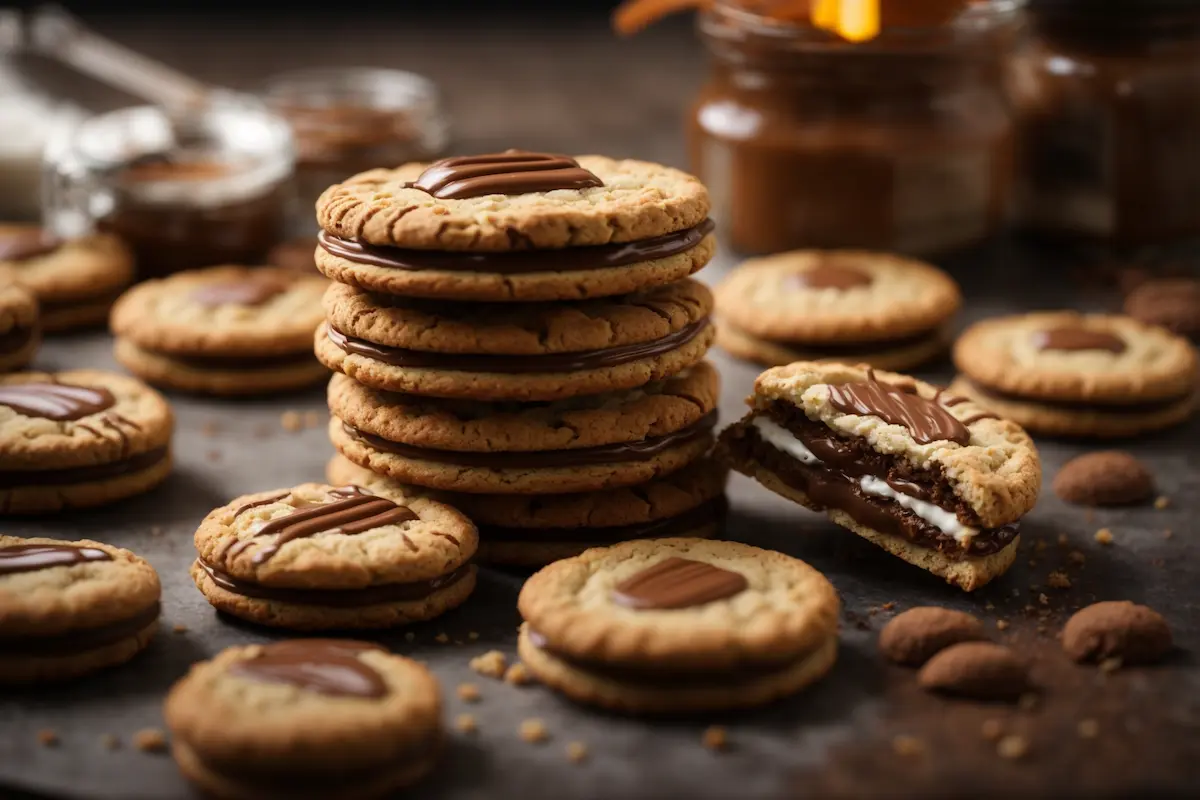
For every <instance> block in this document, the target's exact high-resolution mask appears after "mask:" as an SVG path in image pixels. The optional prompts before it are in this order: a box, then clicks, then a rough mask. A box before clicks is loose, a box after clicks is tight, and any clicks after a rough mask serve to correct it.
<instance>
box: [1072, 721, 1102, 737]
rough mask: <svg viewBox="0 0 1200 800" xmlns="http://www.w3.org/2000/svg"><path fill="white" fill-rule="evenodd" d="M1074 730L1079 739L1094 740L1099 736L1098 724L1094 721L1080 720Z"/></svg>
mask: <svg viewBox="0 0 1200 800" xmlns="http://www.w3.org/2000/svg"><path fill="white" fill-rule="evenodd" d="M1075 730H1076V731H1077V732H1078V733H1079V738H1080V739H1095V738H1096V737H1097V736H1099V735H1100V723H1099V722H1096V720H1094V719H1081V720H1079V725H1077V726H1076V728H1075Z"/></svg>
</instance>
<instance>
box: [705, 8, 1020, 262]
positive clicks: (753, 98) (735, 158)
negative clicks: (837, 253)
mask: <svg viewBox="0 0 1200 800" xmlns="http://www.w3.org/2000/svg"><path fill="white" fill-rule="evenodd" d="M1020 5H1021V2H1020V0H990V1H989V2H982V3H975V4H971V5H968V4H966V3H965V2H959V3H948V2H946V0H937V1H936V2H935V0H922V2H920V3H915V4H914V3H908V4H907V5H906V6H905V7H904V10H905V15H904V16H893V18H892V19H891V20H889V17H888V15H887V13H885V15H884V18H883V23H884V24H883V27H882V29H881V31H880V32H879V35H878V36H876V37H875V38H873V39H870V40H868V41H865V42H849V41H845V40H843V39H841V38H838V37H837V36H836V35H835V34H833V33H830V32H828V31H825V30H821V29H818V28H817V27H815V26H813V25H811V24H808V23H806V22H804V21H796V20H794V19H793V20H779V19H772V18H768V17H764V16H760V15H758V14H755V13H752V12H750V11H747V10H746V9H745V7H744V6H743V5H742V4H739V3H736V2H734V0H716V2H715V3H713V4H712V6H711V7H710V8H709V9H708V10H706V11H704V12H702V13H701V14H700V17H699V31H700V36H701V38H702V39H703V41H704V43H705V44H706V45H707V47H708V49H709V50H710V52H711V53H712V72H711V76H710V78H709V80H708V82H707V84H706V85H705V86H704V88H703V89H702V90H701V93H700V98H699V100H698V101H697V103H696V104H695V107H694V109H693V113H692V115H691V120H690V126H689V128H690V130H689V134H690V137H689V138H690V149H691V155H692V164H693V169H694V170H695V171H696V172H697V173H698V175H699V176H700V178H701V179H702V180H703V181H704V182H705V183H706V184H707V185H708V187H709V189H710V190H711V193H712V196H713V202H714V209H715V214H714V216H717V217H718V219H719V221H720V223H721V224H722V226H723V228H722V229H723V231H724V232H725V233H724V236H725V240H726V241H727V242H729V243H731V244H732V246H733V247H734V248H736V249H737V250H739V251H742V252H745V253H764V252H773V251H779V250H787V249H793V248H800V247H863V248H872V249H881V250H894V251H900V252H906V253H912V254H916V255H923V256H929V255H935V254H939V253H944V252H947V251H953V250H957V249H960V248H963V247H966V246H969V245H972V244H975V243H977V242H979V241H981V240H983V239H985V238H987V237H988V236H989V235H991V234H992V233H994V232H995V231H997V230H998V229H999V228H1001V227H1002V226H1003V225H1004V224H1005V223H1006V221H1007V211H1008V206H1009V202H1010V187H1011V174H1012V157H1011V153H1012V128H1013V126H1012V118H1011V114H1010V109H1009V105H1008V103H1007V99H1006V97H1005V94H1004V52H1005V49H1006V47H1007V46H1008V45H1009V44H1010V42H1011V40H1012V38H1013V37H1014V35H1015V30H1016V26H1017V22H1018V15H1019V10H1020ZM910 6H911V8H910ZM888 8H890V7H885V9H884V10H885V12H887V10H888ZM897 8H898V7H897ZM926 8H927V9H928V12H927V13H922V11H923V9H926Z"/></svg>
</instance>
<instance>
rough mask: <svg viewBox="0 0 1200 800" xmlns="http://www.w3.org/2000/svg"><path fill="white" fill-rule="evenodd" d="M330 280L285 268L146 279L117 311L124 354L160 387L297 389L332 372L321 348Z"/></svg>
mask: <svg viewBox="0 0 1200 800" xmlns="http://www.w3.org/2000/svg"><path fill="white" fill-rule="evenodd" d="M327 285H328V282H327V281H325V280H323V279H322V278H321V276H319V275H297V274H295V273H294V272H291V271H289V270H285V269H280V268H277V267H256V268H247V267H233V266H224V267H212V268H209V269H201V270H193V271H190V272H180V273H178V274H176V275H172V276H171V277H169V278H164V279H162V280H154V281H147V282H145V283H142V284H139V285H138V286H136V287H134V288H133V289H131V290H130V291H128V292H126V293H125V294H124V295H123V296H122V297H121V299H120V300H118V301H117V304H116V306H115V307H114V308H113V314H112V331H113V334H114V335H115V336H116V337H117V341H116V345H115V354H116V357H117V360H118V361H120V362H121V364H123V365H124V366H125V367H126V368H127V369H129V370H130V371H131V372H133V373H134V374H136V375H137V376H138V377H140V378H143V379H144V380H146V381H149V382H150V383H153V384H155V385H156V386H162V387H165V388H169V389H177V390H180V391H187V392H200V393H205V394H215V395H251V394H263V393H269V392H277V391H284V390H288V389H297V388H300V387H303V386H307V385H310V384H313V383H319V382H320V381H322V380H324V379H325V377H326V376H327V375H328V373H327V371H326V370H325V368H324V367H322V366H321V364H320V362H318V361H317V360H316V359H315V358H314V357H313V354H312V337H313V331H315V330H316V329H317V326H318V325H320V324H321V320H322V319H323V318H324V312H323V310H322V308H321V295H322V293H323V292H324V291H325V287H326V286H327Z"/></svg>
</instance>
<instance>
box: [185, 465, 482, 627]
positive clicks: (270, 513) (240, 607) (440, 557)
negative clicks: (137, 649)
mask: <svg viewBox="0 0 1200 800" xmlns="http://www.w3.org/2000/svg"><path fill="white" fill-rule="evenodd" d="M195 544H196V551H197V559H196V561H195V562H194V563H193V564H192V568H191V575H192V579H193V581H195V583H196V586H197V588H199V589H200V591H201V593H203V594H204V596H205V597H206V598H207V599H208V601H209V602H210V603H212V605H213V606H214V607H215V608H217V609H218V610H220V611H224V612H226V613H228V614H232V615H233V616H236V617H240V618H242V619H246V620H249V621H251V622H257V623H259V624H262V625H270V626H273V627H281V628H289V629H292V630H332V629H352V628H360V629H362V628H388V627H394V626H397V625H403V624H406V623H410V622H417V621H420V620H426V619H432V618H433V617H436V616H438V615H439V614H441V613H443V612H445V611H447V610H449V609H451V608H454V607H456V606H458V605H459V604H461V603H462V602H463V601H464V600H466V599H467V597H468V595H470V593H471V590H472V589H473V588H474V586H475V568H474V566H472V565H471V563H470V562H471V558H472V556H474V554H475V550H476V547H477V544H478V537H477V535H476V531H475V526H474V525H473V524H472V523H471V521H470V520H468V519H467V518H466V517H465V516H463V515H462V514H461V513H459V512H458V511H456V510H454V509H453V508H450V507H449V506H447V505H444V504H443V503H440V502H438V501H436V500H433V499H431V498H429V497H426V496H423V495H421V494H418V493H416V492H414V491H412V490H408V491H402V490H401V487H399V486H392V487H382V488H372V489H366V488H363V487H360V486H354V485H347V486H340V487H335V486H328V485H323V484H315V483H308V484H304V485H301V486H297V487H295V488H292V489H282V490H278V491H273V492H259V493H257V494H252V495H246V496H244V497H239V498H237V499H236V500H233V501H231V502H230V503H229V504H228V505H225V506H222V507H221V508H218V509H216V510H215V511H213V512H212V513H210V514H209V515H208V516H207V517H206V518H205V519H204V521H203V522H202V523H201V525H200V528H199V530H197V531H196V536H195Z"/></svg>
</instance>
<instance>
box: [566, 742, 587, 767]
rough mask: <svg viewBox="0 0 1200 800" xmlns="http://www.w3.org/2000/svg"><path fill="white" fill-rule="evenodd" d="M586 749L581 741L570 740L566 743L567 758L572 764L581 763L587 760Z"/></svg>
mask: <svg viewBox="0 0 1200 800" xmlns="http://www.w3.org/2000/svg"><path fill="white" fill-rule="evenodd" d="M587 757H588V749H587V745H586V744H584V743H583V742H571V743H569V744H568V745H567V760H568V761H570V762H571V763H572V764H582V763H583V762H584V761H587Z"/></svg>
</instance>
